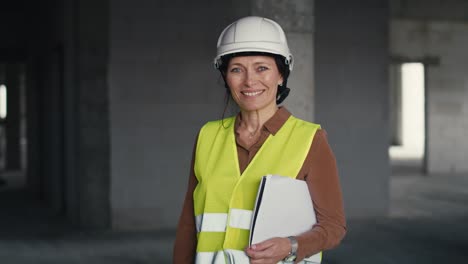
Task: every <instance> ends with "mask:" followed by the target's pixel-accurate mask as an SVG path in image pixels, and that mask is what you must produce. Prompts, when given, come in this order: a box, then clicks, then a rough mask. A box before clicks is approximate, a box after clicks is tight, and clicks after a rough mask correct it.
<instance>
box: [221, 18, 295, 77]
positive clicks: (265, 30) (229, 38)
mask: <svg viewBox="0 0 468 264" xmlns="http://www.w3.org/2000/svg"><path fill="white" fill-rule="evenodd" d="M238 52H265V53H272V54H278V55H281V56H283V57H284V58H285V63H286V65H288V66H289V70H290V71H292V68H293V56H292V54H291V52H290V51H289V48H288V43H287V40H286V35H285V34H284V31H283V29H282V28H281V26H280V25H278V23H276V22H275V21H273V20H271V19H268V18H263V17H255V16H249V17H244V18H241V19H239V20H237V21H235V22H234V23H232V24H230V25H229V26H227V27H226V28H225V29H224V30H223V32H221V35H220V36H219V38H218V45H217V54H216V58H215V59H214V64H215V67H216V68H219V66H220V65H221V56H224V55H228V54H232V53H238Z"/></svg>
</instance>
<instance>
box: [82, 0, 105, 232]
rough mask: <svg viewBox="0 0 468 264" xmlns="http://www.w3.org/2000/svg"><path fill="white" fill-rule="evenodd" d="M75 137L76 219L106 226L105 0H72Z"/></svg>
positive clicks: (93, 225) (84, 224)
mask: <svg viewBox="0 0 468 264" xmlns="http://www.w3.org/2000/svg"><path fill="white" fill-rule="evenodd" d="M75 4H76V12H77V13H76V14H77V21H76V22H77V24H76V29H77V31H76V33H77V38H76V41H77V44H76V67H77V68H76V77H77V86H76V88H77V96H78V97H77V98H76V99H77V100H78V105H77V108H78V109H77V117H78V120H76V121H77V129H78V131H77V134H76V135H77V140H78V142H79V145H78V149H77V151H78V175H77V177H78V178H77V180H78V184H77V186H76V187H78V189H79V198H78V200H79V204H80V208H79V215H80V216H79V219H80V221H79V222H80V225H82V226H86V227H92V228H107V227H110V216H109V210H110V197H109V186H110V169H109V162H110V161H109V159H110V153H109V148H110V146H109V109H108V83H107V79H108V76H107V70H108V57H109V56H108V54H109V2H108V1H93V0H84V1H77V2H76V3H75Z"/></svg>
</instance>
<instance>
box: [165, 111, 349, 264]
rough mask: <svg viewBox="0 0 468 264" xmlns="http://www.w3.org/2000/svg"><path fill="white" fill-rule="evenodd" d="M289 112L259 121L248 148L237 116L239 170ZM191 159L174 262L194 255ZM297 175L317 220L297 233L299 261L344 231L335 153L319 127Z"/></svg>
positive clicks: (329, 244) (189, 259) (190, 259)
mask: <svg viewBox="0 0 468 264" xmlns="http://www.w3.org/2000/svg"><path fill="white" fill-rule="evenodd" d="M290 115H291V113H290V112H289V111H288V110H286V108H284V107H282V108H280V109H279V110H278V111H276V113H275V115H273V117H271V118H270V119H269V120H268V121H267V122H266V123H265V124H264V125H263V127H262V130H261V135H260V137H259V139H258V141H257V142H256V143H255V144H253V145H252V146H251V147H249V148H247V147H246V146H245V145H243V144H242V142H241V141H240V140H239V134H238V133H237V131H238V128H239V122H240V119H239V116H237V118H236V123H235V124H236V125H235V131H236V144H237V153H238V158H239V167H240V171H241V173H242V172H243V171H244V170H245V168H246V167H247V165H248V164H249V163H250V162H251V161H252V159H253V158H254V157H255V154H256V153H257V152H258V150H259V149H260V148H261V146H262V145H263V143H264V142H265V140H266V139H267V138H268V136H269V135H270V134H273V135H274V134H275V133H276V132H278V130H279V129H280V128H281V127H282V126H283V124H284V123H285V122H286V121H287V119H288V118H289V116H290ZM195 147H196V146H195ZM194 149H195V148H194ZM194 160H195V153H194V155H193V156H192V165H191V171H190V177H189V183H188V188H187V193H186V196H185V201H184V206H183V209H182V213H181V215H180V219H179V224H178V227H177V234H176V240H175V244H174V253H173V261H174V263H175V264H187V263H193V262H194V259H195V249H196V244H197V237H196V228H195V218H194V214H193V191H194V189H195V187H196V185H197V179H196V177H195V173H194V170H193V164H194ZM297 179H300V180H304V181H306V182H307V185H308V187H309V191H310V193H311V197H312V201H313V204H314V209H315V211H316V216H317V224H316V225H314V227H313V228H312V229H311V230H310V231H308V232H305V233H303V234H301V235H299V236H297V240H298V244H299V248H298V251H297V257H298V258H297V261H300V260H302V259H303V258H304V257H306V256H311V255H314V254H316V253H318V252H320V251H323V250H326V249H330V248H333V247H335V246H336V245H338V244H339V243H340V242H341V240H342V239H343V237H344V235H345V233H346V221H345V216H344V209H343V199H342V194H341V188H340V183H339V178H338V171H337V167H336V161H335V156H334V155H333V152H332V150H331V148H330V146H329V145H328V141H327V136H326V132H325V131H324V130H323V129H320V130H318V131H317V133H316V134H315V137H314V139H313V141H312V145H311V147H310V150H309V153H308V154H307V157H306V159H305V161H304V164H303V165H302V168H301V170H300V171H299V174H298V175H297Z"/></svg>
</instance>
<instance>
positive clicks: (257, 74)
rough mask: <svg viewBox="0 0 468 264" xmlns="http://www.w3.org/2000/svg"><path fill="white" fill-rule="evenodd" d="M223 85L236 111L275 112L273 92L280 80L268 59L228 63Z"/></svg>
mask: <svg viewBox="0 0 468 264" xmlns="http://www.w3.org/2000/svg"><path fill="white" fill-rule="evenodd" d="M226 82H227V84H228V86H229V89H230V90H231V94H232V97H233V99H234V101H236V103H237V104H238V105H239V107H240V108H241V109H242V110H244V111H255V110H262V109H269V108H271V109H273V108H276V91H277V90H278V85H279V84H281V83H283V77H282V76H281V74H280V73H279V71H278V67H277V66H276V62H275V59H274V58H272V57H269V56H240V57H233V58H232V59H231V60H230V61H229V64H228V67H227V72H226Z"/></svg>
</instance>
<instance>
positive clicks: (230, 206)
mask: <svg viewBox="0 0 468 264" xmlns="http://www.w3.org/2000/svg"><path fill="white" fill-rule="evenodd" d="M234 121H235V118H234V117H231V118H227V119H225V120H224V121H213V122H209V123H207V124H206V125H205V126H203V128H202V129H201V130H200V133H199V137H198V142H197V148H196V150H195V164H194V171H195V176H196V177H197V180H198V184H197V186H196V188H195V190H194V193H193V198H194V213H195V217H196V224H197V231H198V233H197V238H198V242H197V259H198V256H199V254H201V255H200V256H202V255H203V257H202V258H203V259H206V258H209V257H206V256H209V255H210V254H211V256H212V258H211V260H210V261H207V262H199V263H212V262H213V261H214V260H216V258H218V256H221V255H223V256H224V255H225V256H226V257H227V259H226V262H227V263H230V262H231V261H234V260H236V262H235V263H244V262H242V260H241V259H242V258H241V257H240V256H243V257H244V258H245V259H247V262H245V263H248V258H247V256H246V255H245V253H244V251H243V250H244V248H245V247H246V246H247V245H248V241H249V232H250V230H249V228H250V222H251V218H252V210H253V207H254V203H255V198H256V195H257V189H258V185H259V183H260V179H261V177H262V176H264V175H267V174H275V175H282V176H287V177H291V178H295V177H296V176H297V174H298V173H299V171H300V169H301V167H302V165H303V163H304V160H305V158H306V156H307V153H308V152H309V150H310V146H311V144H312V140H313V137H314V135H315V132H316V131H317V129H318V128H320V126H319V125H316V124H312V123H309V122H306V121H302V120H300V119H297V118H295V117H293V116H290V117H289V119H288V120H287V121H286V122H285V124H284V125H283V126H282V127H281V129H280V130H279V131H278V132H277V133H276V134H275V135H270V136H269V137H268V138H267V139H266V140H265V142H264V143H263V145H262V147H261V148H260V149H259V150H258V152H257V154H256V155H255V157H254V158H253V159H252V161H251V162H250V163H249V165H248V166H247V168H246V169H245V170H244V172H243V173H242V174H241V173H240V169H239V161H238V155H237V146H236V142H235V133H234ZM221 251H224V254H220V253H219V252H221ZM230 252H231V253H230ZM232 252H234V253H232ZM215 257H216V258H215ZM237 259H238V260H239V261H240V262H237Z"/></svg>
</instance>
